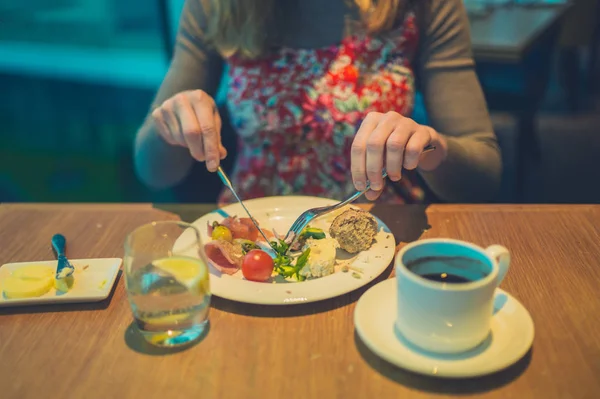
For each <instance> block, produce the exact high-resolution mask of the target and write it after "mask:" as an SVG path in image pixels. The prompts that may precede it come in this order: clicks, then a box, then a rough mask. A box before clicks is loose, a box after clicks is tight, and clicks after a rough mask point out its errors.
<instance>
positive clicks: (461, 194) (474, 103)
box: [415, 0, 502, 202]
mask: <svg viewBox="0 0 600 399" xmlns="http://www.w3.org/2000/svg"><path fill="white" fill-rule="evenodd" d="M427 8H428V10H427V11H428V12H426V13H425V16H424V18H423V20H424V23H423V26H422V27H421V32H422V34H421V42H420V49H419V55H418V58H417V60H416V65H415V68H416V74H417V80H418V84H419V88H420V90H421V91H422V94H423V98H424V101H425V108H426V111H427V116H428V120H429V124H430V125H431V127H433V128H434V129H435V130H436V131H438V132H439V133H441V134H442V135H444V136H445V137H446V138H447V141H448V156H447V158H446V160H445V161H444V162H443V163H442V164H441V165H440V166H439V167H438V168H437V169H436V170H434V171H431V172H425V171H420V174H421V176H422V177H423V179H424V180H425V182H426V183H427V185H428V187H429V188H430V189H431V190H432V191H433V193H434V194H435V195H436V196H437V197H438V198H440V199H441V200H443V201H449V202H483V201H488V200H491V199H493V198H494V196H495V195H496V193H497V191H498V188H499V185H500V178H501V173H502V164H501V157H500V149H499V147H498V142H497V139H496V135H495V134H494V131H493V127H492V123H491V120H490V117H489V113H488V110H487V105H486V102H485V98H484V96H483V92H482V90H481V86H480V84H479V81H478V79H477V76H476V74H475V64H474V61H473V56H472V53H471V38H470V32H469V21H468V19H467V14H466V10H465V8H464V5H463V2H462V0H431V1H429V3H428V6H427Z"/></svg>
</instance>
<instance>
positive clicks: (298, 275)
mask: <svg viewBox="0 0 600 399" xmlns="http://www.w3.org/2000/svg"><path fill="white" fill-rule="evenodd" d="M324 221H325V219H323V220H321V224H322V222H324ZM325 223H326V224H327V225H329V224H330V228H329V236H328V235H327V234H326V232H325V230H323V229H321V228H319V227H316V226H307V227H306V228H305V229H304V230H303V231H302V232H301V233H300V235H299V236H298V238H297V240H292V239H293V237H287V240H284V239H282V237H280V236H277V235H276V234H275V235H274V234H273V233H271V232H268V234H269V237H271V236H274V237H275V238H273V239H271V240H270V241H271V242H270V243H269V244H270V247H267V243H260V244H259V241H258V240H261V239H262V236H260V235H259V232H258V229H257V228H256V226H254V224H253V223H252V220H251V219H249V218H237V217H235V216H233V217H227V218H225V219H223V220H222V221H209V222H208V223H207V225H208V235H209V237H210V238H211V239H212V240H211V241H209V242H208V243H206V244H205V246H204V251H205V253H206V256H207V258H208V260H209V263H210V264H211V265H212V266H213V267H215V268H216V269H217V270H219V271H220V272H221V273H224V274H228V275H233V274H235V273H237V272H238V271H239V270H240V269H241V271H242V275H243V276H244V278H245V279H246V280H250V281H257V282H267V281H272V282H276V281H277V280H273V277H277V276H279V277H283V278H284V279H286V280H291V279H294V280H296V281H304V280H306V279H315V278H321V277H325V276H328V275H331V274H334V273H335V272H336V270H341V269H343V268H344V267H345V268H346V271H348V270H349V265H346V266H344V265H343V263H344V262H348V263H351V262H352V261H353V260H349V259H345V260H344V261H342V260H339V261H338V260H337V259H336V255H337V252H338V251H337V249H338V248H342V249H344V250H345V251H347V252H349V253H350V254H357V253H358V252H360V251H364V250H367V249H369V248H370V247H371V245H372V244H373V241H374V238H375V236H376V234H377V226H378V224H377V221H376V220H375V218H374V217H373V216H371V215H370V214H369V213H368V212H365V211H361V210H357V209H354V208H350V209H346V210H344V211H343V212H340V213H337V215H336V216H334V217H333V218H331V219H328V220H326V221H325ZM317 224H319V221H317ZM267 231H268V230H265V232H267ZM292 241H294V243H293V246H291V247H290V244H291V243H292ZM261 246H262V247H261ZM271 250H273V251H274V252H275V253H274V254H273V253H272V252H271Z"/></svg>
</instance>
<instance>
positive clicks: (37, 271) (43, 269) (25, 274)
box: [11, 265, 54, 280]
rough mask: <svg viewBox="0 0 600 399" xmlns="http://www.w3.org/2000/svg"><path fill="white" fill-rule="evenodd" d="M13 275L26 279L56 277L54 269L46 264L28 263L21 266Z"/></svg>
mask: <svg viewBox="0 0 600 399" xmlns="http://www.w3.org/2000/svg"><path fill="white" fill-rule="evenodd" d="M11 275H12V276H13V277H16V278H21V279H26V280H39V279H45V278H54V269H53V268H52V267H50V266H45V265H27V266H22V267H19V268H18V269H16V270H15V271H13V272H12V273H11Z"/></svg>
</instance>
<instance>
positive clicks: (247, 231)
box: [207, 216, 272, 241]
mask: <svg viewBox="0 0 600 399" xmlns="http://www.w3.org/2000/svg"><path fill="white" fill-rule="evenodd" d="M220 226H222V227H226V228H227V229H228V230H229V231H230V233H231V237H232V239H236V238H243V239H245V240H250V241H256V240H257V239H259V232H258V229H257V228H256V226H255V225H254V223H252V219H250V218H238V217H237V216H230V217H227V218H225V219H223V221H221V222H220V223H219V222H213V223H212V224H210V223H209V224H208V226H207V227H208V235H209V236H211V237H212V238H213V239H224V237H218V238H215V237H213V233H214V231H215V230H217V228H218V227H220ZM220 231H222V232H223V233H219V234H225V237H226V233H224V230H223V229H221V230H220ZM263 232H264V233H265V235H266V236H267V238H270V237H271V236H272V233H271V232H270V231H268V230H264V229H263ZM260 238H262V237H260ZM226 241H231V240H226Z"/></svg>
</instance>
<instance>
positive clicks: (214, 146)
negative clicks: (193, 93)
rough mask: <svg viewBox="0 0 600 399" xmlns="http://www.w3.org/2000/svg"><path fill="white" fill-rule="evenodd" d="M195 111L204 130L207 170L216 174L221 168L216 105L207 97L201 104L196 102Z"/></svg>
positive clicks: (203, 139)
mask: <svg viewBox="0 0 600 399" xmlns="http://www.w3.org/2000/svg"><path fill="white" fill-rule="evenodd" d="M193 104H194V110H195V111H196V116H197V117H198V122H199V123H200V129H201V130H202V142H203V143H204V155H205V156H206V168H207V169H208V170H209V171H211V172H215V171H216V170H217V168H218V167H219V163H220V156H219V144H220V140H219V133H218V131H217V121H216V120H215V112H214V108H215V107H214V104H213V103H212V99H211V100H209V99H207V98H206V96H205V97H204V98H203V99H201V100H200V101H199V102H194V103H193Z"/></svg>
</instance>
